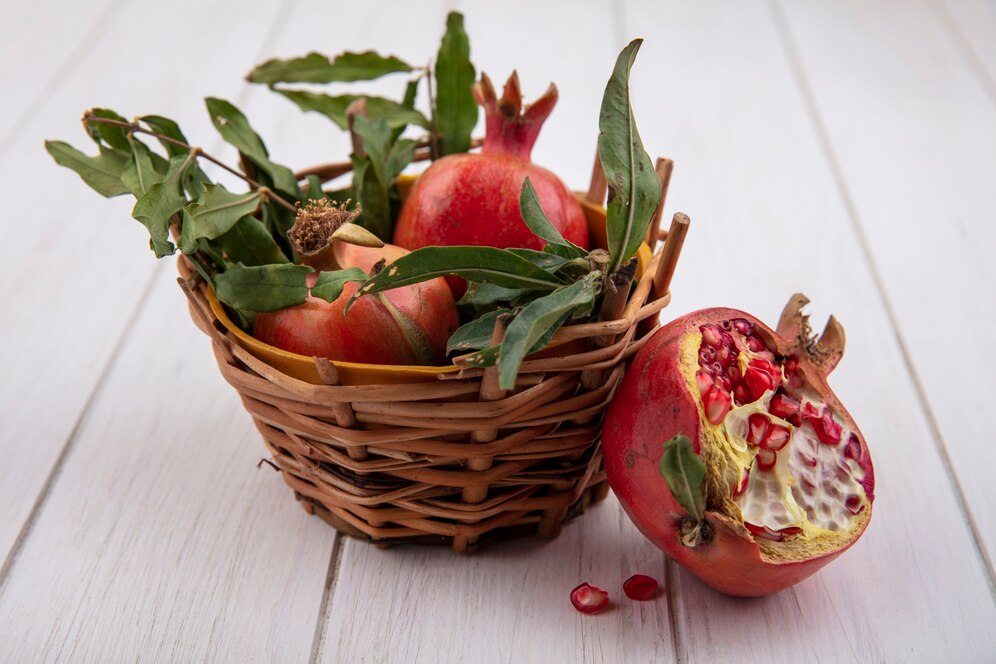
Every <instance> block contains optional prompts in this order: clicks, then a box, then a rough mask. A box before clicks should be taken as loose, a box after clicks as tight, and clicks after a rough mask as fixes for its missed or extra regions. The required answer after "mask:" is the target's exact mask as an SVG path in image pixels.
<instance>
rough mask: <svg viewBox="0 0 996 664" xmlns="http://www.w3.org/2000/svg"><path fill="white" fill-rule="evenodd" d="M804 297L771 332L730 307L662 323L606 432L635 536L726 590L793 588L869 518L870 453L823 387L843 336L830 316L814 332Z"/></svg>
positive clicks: (606, 451) (611, 473) (606, 449)
mask: <svg viewBox="0 0 996 664" xmlns="http://www.w3.org/2000/svg"><path fill="white" fill-rule="evenodd" d="M808 302H809V300H808V299H807V298H806V297H805V296H804V295H801V294H796V295H794V296H793V297H792V299H791V300H790V301H789V304H788V305H787V306H786V308H785V311H784V312H783V313H782V317H781V320H780V322H779V324H778V330H777V332H776V331H773V330H771V329H770V328H768V327H767V326H765V325H764V324H763V323H761V322H760V321H758V320H756V319H755V318H754V317H752V316H750V315H748V314H745V313H743V312H741V311H736V310H733V309H706V310H703V311H698V312H695V313H692V314H688V315H687V316H683V317H682V318H679V319H677V320H675V321H673V322H671V323H670V324H668V325H666V326H665V327H663V328H661V329H660V330H658V331H657V333H656V334H655V335H654V336H653V337H652V338H651V339H650V340H649V341H648V342H647V344H646V345H645V346H644V347H643V349H641V351H640V353H639V354H638V355H637V356H636V357H635V358H634V360H633V364H632V366H631V367H630V369H629V371H628V372H627V374H626V377H625V379H624V380H623V383H622V385H621V386H620V388H619V390H618V392H617V393H616V395H615V398H614V400H613V402H612V404H611V406H610V407H609V410H608V412H607V414H606V417H605V422H604V425H603V427H602V450H603V455H604V458H605V469H606V473H607V475H608V478H609V482H610V484H611V485H612V488H613V490H614V491H615V493H616V495H618V496H619V500H620V502H621V503H622V505H623V507H624V508H625V509H626V511H627V513H628V514H629V515H630V517H631V518H632V519H633V521H634V522H635V523H636V525H637V527H638V528H639V529H640V530H641V531H642V532H643V534H644V535H646V536H647V537H648V538H650V539H651V540H652V541H653V542H654V543H655V544H657V545H658V546H659V547H660V548H662V549H663V550H664V551H665V552H666V553H667V554H668V555H670V556H671V557H672V558H674V559H675V561H677V562H678V563H679V564H681V565H682V566H684V567H686V568H687V569H688V570H689V571H691V572H692V573H693V574H695V575H696V576H698V577H699V578H700V579H702V580H703V581H704V582H706V583H707V584H709V585H711V586H712V587H714V588H716V589H718V590H721V591H723V592H725V593H729V594H731V595H743V596H751V595H766V594H769V593H773V592H777V591H779V590H782V589H784V588H787V587H789V586H791V585H793V584H795V583H797V582H799V581H801V580H802V579H804V578H806V577H808V576H809V575H811V574H813V573H814V572H816V571H817V570H818V569H820V568H821V567H823V566H824V565H826V564H827V563H828V562H830V561H831V560H833V559H834V558H835V557H836V556H838V555H839V554H840V553H841V552H843V551H844V550H845V549H847V548H848V547H850V546H851V545H852V544H854V542H855V541H856V540H857V539H858V537H859V536H860V535H861V533H863V532H864V530H865V528H866V527H867V526H868V521H869V519H870V518H871V511H872V510H871V507H872V502H873V500H874V491H875V476H874V471H873V469H872V464H871V457H870V456H869V453H868V449H867V447H866V445H865V441H864V437H863V436H862V435H861V432H860V431H859V430H858V427H857V425H856V424H855V423H854V421H853V420H852V419H851V416H850V415H849V414H848V412H847V410H846V409H845V408H844V406H843V405H842V404H841V403H840V401H839V400H838V399H837V397H836V396H835V395H834V393H833V391H832V390H831V389H830V387H829V386H828V385H827V380H826V379H827V375H828V374H829V373H830V371H831V370H833V368H834V367H835V366H836V365H837V363H838V362H839V361H840V358H841V356H842V355H843V353H844V331H843V328H842V327H841V326H840V324H839V323H838V322H837V321H836V320H835V319H834V318H832V317H831V319H830V321H829V322H828V323H827V326H826V329H825V330H824V332H823V334H822V335H821V336H820V337H819V338H818V339H817V338H814V337H812V336H811V333H810V328H809V322H808V319H807V317H806V316H805V315H804V314H803V313H802V307H803V306H804V305H805V304H807V303H808ZM724 349H728V350H729V351H730V352H729V353H726V352H724Z"/></svg>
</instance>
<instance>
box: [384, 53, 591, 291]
mask: <svg viewBox="0 0 996 664" xmlns="http://www.w3.org/2000/svg"><path fill="white" fill-rule="evenodd" d="M474 96H475V98H476V99H477V102H478V103H479V104H481V105H482V106H483V107H484V114H485V120H486V133H485V136H484V147H483V149H482V150H481V153H480V154H469V153H468V154H454V155H449V156H446V157H443V158H442V159H438V160H436V161H435V162H434V163H433V164H432V166H430V167H429V168H428V169H426V171H425V172H424V173H422V175H420V176H419V178H418V180H417V181H416V182H415V185H414V186H413V187H412V190H411V192H410V193H409V195H408V198H407V199H406V200H405V202H404V204H403V205H402V207H401V213H400V214H399V216H398V222H397V225H396V226H395V230H394V243H395V244H397V245H400V246H402V247H405V248H407V249H418V248H421V247H426V246H430V245H476V246H482V245H484V246H492V247H503V248H504V247H524V248H527V249H542V248H543V241H542V240H541V239H540V238H538V237H536V236H535V235H534V234H533V233H532V232H531V231H530V230H529V228H528V227H527V226H526V223H525V222H524V221H523V220H522V214H521V213H520V212H519V195H520V193H521V191H522V183H523V181H524V180H525V179H526V177H528V178H529V180H530V181H531V182H532V185H533V187H534V188H535V189H536V193H537V195H538V196H539V200H540V204H541V205H542V207H543V211H544V212H545V213H546V214H547V216H548V217H549V218H550V221H551V222H553V225H554V226H556V227H557V229H558V230H559V231H560V232H561V234H562V235H563V236H564V237H565V238H566V239H568V240H570V241H571V242H573V243H574V244H576V245H578V246H580V247H583V248H586V249H587V248H588V226H587V224H586V222H585V216H584V211H583V210H582V209H581V205H580V203H578V201H577V199H576V198H575V197H574V195H573V194H572V193H571V191H570V190H569V189H568V188H567V187H566V186H565V185H564V183H563V182H561V181H560V178H558V177H557V176H556V175H554V174H553V173H552V172H551V171H549V170H547V169H545V168H543V167H542V166H538V165H536V164H534V163H532V162H531V161H530V160H529V154H530V152H532V149H533V144H534V143H535V142H536V137H537V136H538V135H539V131H540V128H541V127H542V126H543V121H544V120H546V118H547V116H549V115H550V112H551V111H552V110H553V107H554V105H555V104H556V103H557V88H556V87H555V86H554V85H553V84H551V85H550V88H549V89H548V90H547V91H546V93H545V94H544V95H543V96H542V97H540V98H539V99H538V100H536V102H535V103H533V104H532V105H529V106H526V107H525V109H523V108H522V93H521V91H520V90H519V77H518V75H517V74H516V73H513V74H512V76H511V77H510V78H509V79H508V82H507V83H506V84H505V90H504V93H503V94H502V98H501V99H497V97H496V95H495V90H494V87H492V85H491V81H490V80H489V79H488V77H487V76H486V75H484V74H482V75H481V80H480V81H478V82H477V84H475V85H474ZM461 292H462V291H461Z"/></svg>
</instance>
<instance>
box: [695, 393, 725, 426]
mask: <svg viewBox="0 0 996 664" xmlns="http://www.w3.org/2000/svg"><path fill="white" fill-rule="evenodd" d="M730 405H731V404H730V395H729V393H727V392H726V391H725V390H724V389H723V388H722V387H719V386H718V385H714V386H713V387H712V389H710V390H709V391H708V392H706V393H705V395H704V396H703V397H702V406H703V407H704V408H705V415H706V419H707V420H709V421H710V422H712V423H713V424H720V423H721V422H722V421H723V418H725V417H726V414H727V413H728V412H730Z"/></svg>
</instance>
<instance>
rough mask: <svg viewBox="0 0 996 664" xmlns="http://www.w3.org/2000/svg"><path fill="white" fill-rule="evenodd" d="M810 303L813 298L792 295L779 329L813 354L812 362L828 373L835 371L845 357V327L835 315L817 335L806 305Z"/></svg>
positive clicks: (808, 353)
mask: <svg viewBox="0 0 996 664" xmlns="http://www.w3.org/2000/svg"><path fill="white" fill-rule="evenodd" d="M807 304H809V298H808V297H806V296H805V295H804V294H802V293H795V294H794V295H792V297H790V298H789V301H788V304H786V305H785V308H784V309H783V310H782V315H781V317H780V318H779V320H778V327H777V331H778V334H779V336H781V337H782V338H783V339H785V340H786V341H789V342H790V343H795V344H796V346H797V347H798V348H799V349H800V350H801V351H803V352H805V353H806V355H807V356H808V357H809V359H810V361H811V362H812V363H813V364H814V365H816V366H817V367H819V369H820V371H821V372H822V373H823V374H824V375H827V374H829V373H830V372H831V371H833V369H834V367H836V366H837V363H838V362H840V358H842V357H843V356H844V343H845V336H844V326H843V325H841V324H840V321H838V320H837V319H836V318H834V317H833V316H830V318H829V320H827V324H826V327H824V328H823V334H820V335H819V336H817V335H815V334H813V330H812V327H811V326H810V324H809V316H808V315H807V314H805V313H804V312H803V308H804V307H805V306H806V305H807Z"/></svg>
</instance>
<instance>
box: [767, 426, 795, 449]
mask: <svg viewBox="0 0 996 664" xmlns="http://www.w3.org/2000/svg"><path fill="white" fill-rule="evenodd" d="M790 436H791V433H790V432H789V430H788V429H786V428H785V427H783V426H780V425H778V424H772V425H771V428H769V429H768V433H767V435H766V436H765V437H764V440H762V441H761V448H762V449H766V450H771V451H772V452H777V451H779V450H780V449H782V448H783V447H785V446H786V445H788V442H789V437H790Z"/></svg>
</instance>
